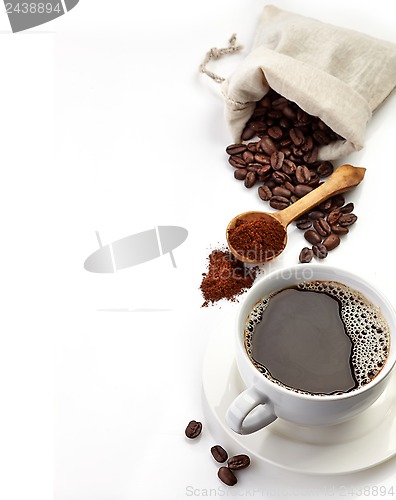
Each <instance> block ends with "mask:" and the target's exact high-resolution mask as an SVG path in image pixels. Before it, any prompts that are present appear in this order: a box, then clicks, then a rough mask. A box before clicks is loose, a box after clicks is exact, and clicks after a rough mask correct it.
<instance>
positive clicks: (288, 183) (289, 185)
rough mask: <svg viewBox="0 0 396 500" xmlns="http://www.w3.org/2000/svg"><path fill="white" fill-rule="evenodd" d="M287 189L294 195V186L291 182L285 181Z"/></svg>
mask: <svg viewBox="0 0 396 500" xmlns="http://www.w3.org/2000/svg"><path fill="white" fill-rule="evenodd" d="M284 186H285V188H286V189H288V190H289V191H290V192H291V193H294V185H293V184H292V183H291V182H289V181H285V184H284Z"/></svg>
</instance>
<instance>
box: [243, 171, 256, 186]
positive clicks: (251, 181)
mask: <svg viewBox="0 0 396 500" xmlns="http://www.w3.org/2000/svg"><path fill="white" fill-rule="evenodd" d="M256 180H257V177H256V174H255V173H254V172H248V173H247V175H246V177H245V187H247V188H251V187H253V186H254V185H255V184H256Z"/></svg>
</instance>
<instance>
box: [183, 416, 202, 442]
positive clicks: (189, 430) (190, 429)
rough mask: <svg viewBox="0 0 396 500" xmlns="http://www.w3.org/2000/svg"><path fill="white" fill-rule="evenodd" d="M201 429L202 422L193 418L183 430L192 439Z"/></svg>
mask: <svg viewBox="0 0 396 500" xmlns="http://www.w3.org/2000/svg"><path fill="white" fill-rule="evenodd" d="M201 431H202V423H201V422H196V421H195V420H191V422H189V424H188V425H187V427H186V430H185V431H184V433H185V435H186V436H187V437H188V438H189V439H194V438H196V437H197V436H199V435H200V434H201Z"/></svg>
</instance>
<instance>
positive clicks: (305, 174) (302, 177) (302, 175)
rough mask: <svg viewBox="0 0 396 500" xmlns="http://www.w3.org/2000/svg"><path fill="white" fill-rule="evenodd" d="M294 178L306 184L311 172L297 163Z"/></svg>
mask: <svg viewBox="0 0 396 500" xmlns="http://www.w3.org/2000/svg"><path fill="white" fill-rule="evenodd" d="M296 179H297V182H299V183H300V184H308V182H309V181H310V180H311V172H310V170H309V168H307V167H306V166H305V165H299V166H298V167H297V169H296Z"/></svg>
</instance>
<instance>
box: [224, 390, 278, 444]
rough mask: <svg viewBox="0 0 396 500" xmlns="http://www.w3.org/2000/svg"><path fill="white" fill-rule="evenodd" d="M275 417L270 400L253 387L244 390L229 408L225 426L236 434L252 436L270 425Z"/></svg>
mask: <svg viewBox="0 0 396 500" xmlns="http://www.w3.org/2000/svg"><path fill="white" fill-rule="evenodd" d="M276 418H277V416H276V415H275V412H274V408H273V405H272V404H271V402H270V400H269V399H268V398H267V397H266V396H265V395H264V394H262V393H261V392H259V391H258V390H257V389H256V387H255V386H254V385H253V386H252V387H249V388H248V389H246V390H244V391H243V392H242V393H241V394H239V396H237V397H236V398H235V399H234V401H233V402H232V403H231V405H230V406H229V408H228V410H227V413H226V421H227V424H228V425H229V426H230V427H231V429H232V430H233V431H234V432H236V433H238V434H242V435H245V434H252V433H253V432H256V431H258V430H260V429H262V428H263V427H266V426H267V425H269V424H270V423H272V422H273V421H274V420H275V419H276Z"/></svg>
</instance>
